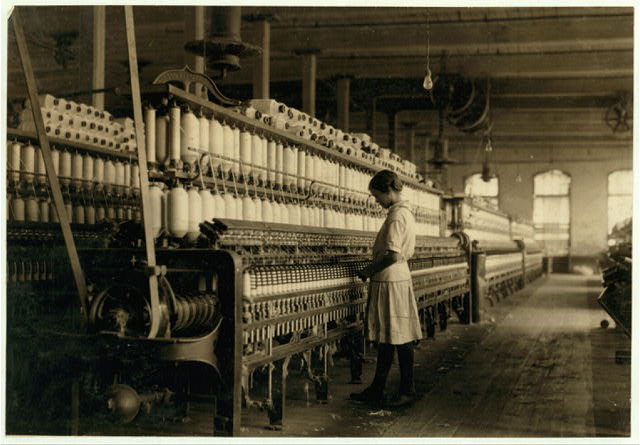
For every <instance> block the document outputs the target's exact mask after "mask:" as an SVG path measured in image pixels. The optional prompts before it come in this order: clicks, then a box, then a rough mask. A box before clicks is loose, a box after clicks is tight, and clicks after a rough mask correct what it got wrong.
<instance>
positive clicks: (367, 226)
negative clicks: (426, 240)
mask: <svg viewBox="0 0 640 445" xmlns="http://www.w3.org/2000/svg"><path fill="white" fill-rule="evenodd" d="M150 196H151V219H150V220H151V226H152V232H153V235H154V237H158V236H160V235H161V234H162V233H166V234H168V235H169V236H171V237H174V238H183V237H185V236H187V238H188V239H189V240H190V241H194V240H195V239H196V238H197V237H198V235H199V234H200V228H199V224H200V223H202V222H204V221H211V220H212V219H213V218H228V219H241V220H246V221H259V222H270V223H281V224H295V225H301V226H310V227H326V228H336V229H349V230H361V231H370V232H374V231H377V230H378V229H379V228H380V225H381V224H382V222H383V221H384V217H383V215H382V213H381V212H376V214H373V212H364V211H345V210H344V209H335V208H331V207H329V206H316V205H308V204H305V203H301V202H296V201H294V200H288V201H287V200H285V199H284V198H283V199H278V198H277V197H276V199H275V200H271V199H266V198H261V197H258V196H253V197H252V196H249V195H244V196H238V195H235V194H233V193H224V194H220V193H217V192H215V191H214V192H213V193H212V191H210V190H208V189H206V188H202V189H199V188H197V187H190V188H189V189H188V190H187V189H185V188H184V187H182V186H181V185H176V186H174V187H173V188H171V189H168V190H163V188H162V186H160V185H157V184H156V185H152V186H151V187H150ZM417 232H418V234H419V235H432V236H438V235H439V225H438V224H429V223H417Z"/></svg>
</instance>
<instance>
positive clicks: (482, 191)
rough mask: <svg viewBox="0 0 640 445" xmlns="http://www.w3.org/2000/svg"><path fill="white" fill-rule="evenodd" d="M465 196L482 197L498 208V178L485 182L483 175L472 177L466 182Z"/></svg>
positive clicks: (478, 174) (477, 174)
mask: <svg viewBox="0 0 640 445" xmlns="http://www.w3.org/2000/svg"><path fill="white" fill-rule="evenodd" d="M464 194H465V195H467V196H480V197H482V198H484V199H485V200H486V201H488V202H489V203H491V204H492V205H493V206H494V207H495V208H498V178H491V179H490V180H489V181H488V182H484V181H483V180H482V174H480V173H476V174H475V175H471V176H469V177H468V178H467V179H465V181H464Z"/></svg>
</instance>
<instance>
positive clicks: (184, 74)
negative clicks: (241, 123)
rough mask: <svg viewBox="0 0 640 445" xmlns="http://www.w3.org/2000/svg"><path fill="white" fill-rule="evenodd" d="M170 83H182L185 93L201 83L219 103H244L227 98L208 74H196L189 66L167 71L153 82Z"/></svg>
mask: <svg viewBox="0 0 640 445" xmlns="http://www.w3.org/2000/svg"><path fill="white" fill-rule="evenodd" d="M170 82H180V83H182V85H183V89H184V90H185V91H189V85H191V84H192V83H199V84H201V85H203V86H204V87H205V88H206V89H207V90H208V91H209V92H210V93H211V94H212V95H213V97H215V98H216V100H217V101H218V102H220V103H221V104H222V105H240V104H241V103H242V102H241V101H239V100H236V99H230V98H228V97H226V96H225V95H224V94H222V92H221V91H220V90H219V89H218V86H217V85H216V84H215V82H214V81H213V79H211V78H210V77H209V76H207V75H206V74H202V73H196V72H195V71H192V70H191V68H189V67H188V66H187V65H185V67H184V68H182V69H181V70H167V71H163V72H162V73H160V74H158V77H156V78H155V79H154V80H153V84H154V85H163V84H167V83H170Z"/></svg>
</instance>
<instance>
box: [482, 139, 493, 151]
mask: <svg viewBox="0 0 640 445" xmlns="http://www.w3.org/2000/svg"><path fill="white" fill-rule="evenodd" d="M484 151H486V152H491V151H493V146H492V145H491V137H488V138H487V145H485V146H484Z"/></svg>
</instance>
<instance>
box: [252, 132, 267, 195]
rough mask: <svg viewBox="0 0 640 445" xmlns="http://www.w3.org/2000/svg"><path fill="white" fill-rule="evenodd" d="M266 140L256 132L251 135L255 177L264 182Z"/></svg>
mask: <svg viewBox="0 0 640 445" xmlns="http://www.w3.org/2000/svg"><path fill="white" fill-rule="evenodd" d="M264 142H266V141H265V140H264V139H263V138H261V137H260V136H259V135H257V134H254V135H252V136H251V153H252V154H251V159H252V161H253V177H254V179H255V180H256V181H257V182H259V183H262V184H264V182H265V181H266V179H267V177H266V173H265V168H266V159H265V157H266V153H265V151H266V147H265V146H264Z"/></svg>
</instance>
